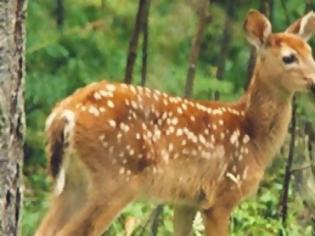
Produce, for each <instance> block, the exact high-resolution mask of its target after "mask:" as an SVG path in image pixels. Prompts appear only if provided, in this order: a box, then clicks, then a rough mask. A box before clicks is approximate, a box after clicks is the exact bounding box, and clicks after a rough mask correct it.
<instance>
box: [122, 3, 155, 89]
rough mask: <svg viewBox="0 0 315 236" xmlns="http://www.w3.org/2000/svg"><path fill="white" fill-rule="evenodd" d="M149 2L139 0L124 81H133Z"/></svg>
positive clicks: (128, 82)
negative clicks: (139, 42) (140, 36)
mask: <svg viewBox="0 0 315 236" xmlns="http://www.w3.org/2000/svg"><path fill="white" fill-rule="evenodd" d="M147 4H149V0H139V7H138V12H137V16H136V21H135V25H134V29H133V32H132V35H131V38H130V42H129V49H128V56H127V64H126V72H125V79H124V82H125V83H127V84H130V83H131V82H132V74H133V68H134V65H135V62H136V57H137V48H138V41H139V35H140V32H141V29H142V26H143V21H144V19H145V9H146V8H147V7H146V6H147Z"/></svg>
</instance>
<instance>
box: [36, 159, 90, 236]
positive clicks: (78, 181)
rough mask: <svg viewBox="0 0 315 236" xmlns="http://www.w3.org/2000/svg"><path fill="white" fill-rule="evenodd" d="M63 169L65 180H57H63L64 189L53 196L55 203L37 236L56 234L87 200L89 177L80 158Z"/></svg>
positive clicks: (53, 235) (52, 235)
mask: <svg viewBox="0 0 315 236" xmlns="http://www.w3.org/2000/svg"><path fill="white" fill-rule="evenodd" d="M67 158H70V159H71V158H74V157H70V156H68V157H67ZM67 161H68V160H67ZM63 170H64V171H65V178H64V179H63V180H62V179H59V178H60V177H59V178H57V182H58V181H62V182H63V183H61V184H64V186H63V188H62V191H61V193H58V194H55V196H54V197H53V203H52V205H51V207H50V208H49V210H48V213H47V214H46V216H45V217H44V219H43V220H42V222H41V224H40V226H39V228H38V230H37V232H36V234H35V235H36V236H55V235H56V233H57V232H58V230H60V229H61V228H62V227H63V226H64V225H65V224H66V223H67V221H68V220H69V218H71V217H73V215H76V214H77V213H78V212H79V211H80V210H81V208H82V207H83V205H84V203H85V202H86V201H87V191H88V179H87V173H86V172H85V170H84V168H82V163H81V162H80V161H79V160H76V161H73V163H71V165H68V167H65V166H63V169H62V171H63ZM56 184H57V185H58V184H60V183H56ZM59 187H60V186H59Z"/></svg>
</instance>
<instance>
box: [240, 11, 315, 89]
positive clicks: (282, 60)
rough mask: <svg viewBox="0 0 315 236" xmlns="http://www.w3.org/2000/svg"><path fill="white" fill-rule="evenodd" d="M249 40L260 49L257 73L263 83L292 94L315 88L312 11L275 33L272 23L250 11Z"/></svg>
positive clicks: (247, 23)
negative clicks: (311, 45)
mask: <svg viewBox="0 0 315 236" xmlns="http://www.w3.org/2000/svg"><path fill="white" fill-rule="evenodd" d="M244 29H245V32H246V36H247V39H248V41H249V42H250V43H251V44H252V45H253V46H255V47H256V49H257V59H258V61H257V63H258V64H257V66H256V73H258V75H259V76H258V77H259V79H261V80H263V81H262V82H264V83H266V84H270V85H271V86H273V87H274V88H276V89H277V90H278V91H283V92H285V93H287V94H293V93H294V92H297V91H305V90H309V89H314V88H315V61H314V59H313V57H312V50H311V47H310V46H309V44H308V43H307V41H308V40H309V39H310V38H311V36H312V34H313V33H314V32H315V15H314V13H313V12H312V11H311V12H309V13H308V14H306V15H305V16H303V17H302V18H300V19H299V20H297V21H296V22H294V23H293V24H292V25H291V26H289V27H288V28H287V29H286V31H284V32H282V33H272V27H271V24H270V22H269V20H268V19H267V18H266V17H265V16H264V15H263V14H261V13H260V12H258V11H256V10H250V11H249V13H248V15H247V18H246V20H245V23H244Z"/></svg>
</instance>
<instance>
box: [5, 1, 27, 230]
mask: <svg viewBox="0 0 315 236" xmlns="http://www.w3.org/2000/svg"><path fill="white" fill-rule="evenodd" d="M25 11H26V2H25V1H24V0H12V1H7V0H0V235H5V236H11V235H12V236H13V235H18V234H19V221H20V212H21V211H20V209H21V204H22V190H21V181H22V180H21V179H22V167H23V149H22V148H23V140H24V128H25V122H24V107H23V105H24V100H23V87H24V42H25V31H24V29H25V28H24V26H25Z"/></svg>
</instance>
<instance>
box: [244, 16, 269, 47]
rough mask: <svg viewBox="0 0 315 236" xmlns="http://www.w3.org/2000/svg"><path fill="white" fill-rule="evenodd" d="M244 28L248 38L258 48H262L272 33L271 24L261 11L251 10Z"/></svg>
mask: <svg viewBox="0 0 315 236" xmlns="http://www.w3.org/2000/svg"><path fill="white" fill-rule="evenodd" d="M244 30H245V32H246V37H247V40H248V41H249V42H250V43H251V44H252V45H254V46H255V47H256V48H260V47H261V46H263V45H264V44H265V43H266V41H267V38H268V37H269V35H270V34H271V24H270V22H269V20H268V19H267V17H265V16H264V15H263V14H262V13H260V12H259V11H257V10H250V11H249V12H248V14H247V17H246V20H245V22H244Z"/></svg>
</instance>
